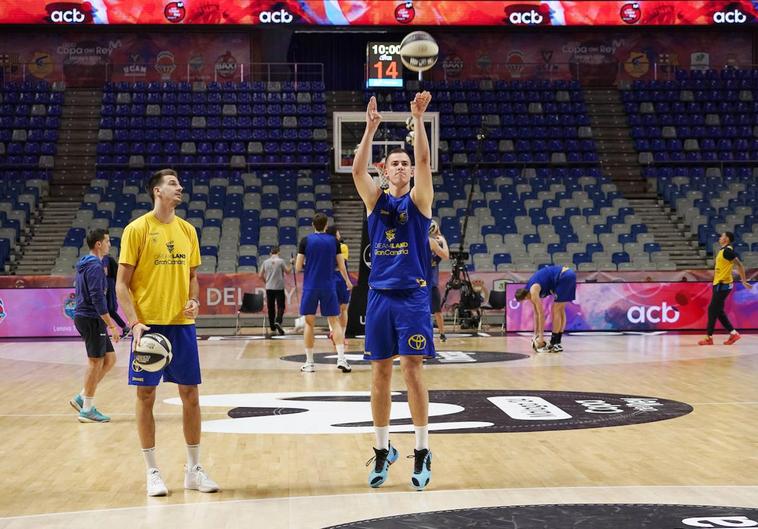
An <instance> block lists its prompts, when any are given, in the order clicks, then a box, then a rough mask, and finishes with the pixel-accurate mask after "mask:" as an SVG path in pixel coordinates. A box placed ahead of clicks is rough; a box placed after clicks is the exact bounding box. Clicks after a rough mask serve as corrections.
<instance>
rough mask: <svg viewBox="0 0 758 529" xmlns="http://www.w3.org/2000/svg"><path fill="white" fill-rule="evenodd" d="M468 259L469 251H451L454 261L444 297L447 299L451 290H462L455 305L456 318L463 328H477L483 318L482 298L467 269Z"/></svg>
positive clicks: (451, 257) (451, 258)
mask: <svg viewBox="0 0 758 529" xmlns="http://www.w3.org/2000/svg"><path fill="white" fill-rule="evenodd" d="M468 259H469V253H468V252H464V251H458V252H455V251H451V252H450V260H451V261H452V262H453V267H452V271H451V273H450V279H449V280H448V282H447V284H446V285H445V296H444V299H445V300H447V295H448V294H449V293H450V291H451V290H460V292H461V296H460V300H459V301H458V303H456V304H455V305H454V306H453V310H454V311H455V319H456V320H457V321H458V322H460V325H461V328H462V329H477V328H479V320H480V319H481V312H480V311H479V307H481V305H482V298H481V296H480V295H479V293H478V292H477V291H476V290H474V285H473V284H472V283H471V278H470V277H469V275H468V270H467V269H466V261H468ZM443 304H444V302H443Z"/></svg>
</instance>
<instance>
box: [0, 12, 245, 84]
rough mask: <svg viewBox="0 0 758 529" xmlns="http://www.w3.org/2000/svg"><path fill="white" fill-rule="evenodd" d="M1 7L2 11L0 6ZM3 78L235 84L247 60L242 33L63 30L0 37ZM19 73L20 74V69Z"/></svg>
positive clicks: (77, 82)
mask: <svg viewBox="0 0 758 529" xmlns="http://www.w3.org/2000/svg"><path fill="white" fill-rule="evenodd" d="M0 9H2V7H0ZM0 56H2V58H3V64H2V65H0V66H2V68H3V72H4V76H5V78H6V79H9V80H10V79H14V78H20V77H22V76H23V77H26V78H29V77H31V78H37V79H44V80H46V81H51V82H52V81H66V84H67V85H68V86H95V85H102V84H103V83H104V82H106V81H113V82H116V81H128V82H137V81H169V80H182V81H185V80H190V81H214V80H218V81H239V80H240V75H241V72H240V69H241V66H240V65H242V64H248V63H249V62H250V39H249V37H248V36H246V35H244V34H242V33H223V34H212V33H183V34H181V35H179V34H166V33H163V34H159V33H155V34H140V35H135V34H128V33H88V32H79V31H77V32H73V33H71V32H66V33H59V34H56V33H52V32H46V33H44V34H39V35H35V36H34V38H29V35H28V34H20V33H9V32H6V33H5V34H4V35H2V36H0ZM22 70H23V71H22Z"/></svg>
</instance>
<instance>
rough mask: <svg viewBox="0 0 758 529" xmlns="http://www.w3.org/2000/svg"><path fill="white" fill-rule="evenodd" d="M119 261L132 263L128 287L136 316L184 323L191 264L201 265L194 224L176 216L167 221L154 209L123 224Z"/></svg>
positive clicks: (156, 321) (142, 319) (143, 320)
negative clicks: (158, 215) (155, 213)
mask: <svg viewBox="0 0 758 529" xmlns="http://www.w3.org/2000/svg"><path fill="white" fill-rule="evenodd" d="M118 262H119V263H121V264H127V265H132V266H134V267H135V268H134V274H133V275H132V281H131V285H130V290H131V292H132V297H133V299H134V306H135V309H136V311H137V317H138V318H139V321H140V322H141V323H144V324H146V325H150V324H156V325H186V324H190V323H194V320H192V319H189V318H186V317H185V316H184V314H183V313H182V311H183V310H184V306H185V305H186V304H187V300H188V299H189V286H190V268H195V267H197V266H200V246H199V244H198V240H197V232H196V231H195V227H194V226H192V224H190V223H189V222H187V221H185V220H184V219H181V218H179V217H174V220H172V221H171V222H169V223H168V224H164V223H162V222H161V221H159V220H158V219H157V218H156V217H155V215H154V214H153V212H152V211H151V212H150V213H147V214H145V215H142V216H141V217H139V218H137V219H135V220H133V221H132V222H130V223H129V225H128V226H127V227H126V228H124V233H123V234H122V236H121V252H120V255H119V260H118Z"/></svg>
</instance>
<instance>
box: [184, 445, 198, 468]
mask: <svg viewBox="0 0 758 529" xmlns="http://www.w3.org/2000/svg"><path fill="white" fill-rule="evenodd" d="M199 464H200V445H199V444H198V445H187V468H193V467H194V466H195V465H199Z"/></svg>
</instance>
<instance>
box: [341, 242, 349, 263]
mask: <svg viewBox="0 0 758 529" xmlns="http://www.w3.org/2000/svg"><path fill="white" fill-rule="evenodd" d="M340 253H341V254H342V257H344V258H345V261H347V258H348V256H349V255H350V252H349V250H348V249H347V244H345V243H344V242H343V243H340Z"/></svg>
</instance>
